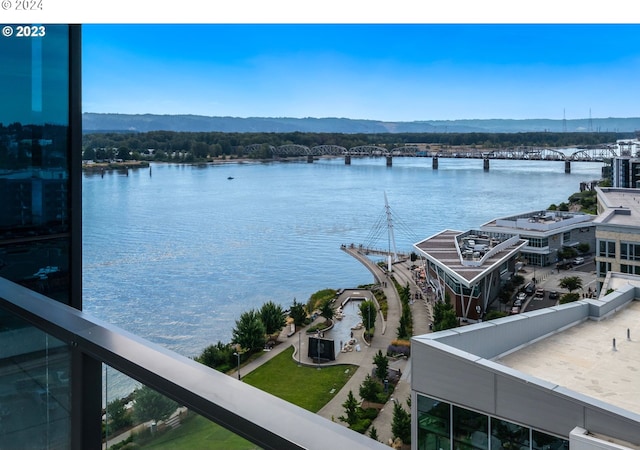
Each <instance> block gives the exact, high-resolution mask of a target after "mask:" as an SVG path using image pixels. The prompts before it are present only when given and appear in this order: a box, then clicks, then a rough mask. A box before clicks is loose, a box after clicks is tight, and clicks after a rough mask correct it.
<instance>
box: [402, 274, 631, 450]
mask: <svg viewBox="0 0 640 450" xmlns="http://www.w3.org/2000/svg"><path fill="white" fill-rule="evenodd" d="M604 290H605V292H609V294H608V295H604V296H601V297H600V298H598V299H585V300H580V301H577V302H573V303H568V304H565V305H560V306H557V307H552V308H546V309H541V310H537V311H533V312H525V313H521V314H518V315H514V316H509V317H505V318H501V319H496V320H492V321H490V322H483V323H477V324H473V325H468V326H465V327H460V328H455V329H450V330H446V331H441V332H438V333H432V334H427V335H423V336H416V337H414V338H413V339H412V343H411V365H412V366H411V371H412V377H411V389H412V397H411V405H412V418H413V421H412V427H413V428H412V444H413V448H416V449H419V450H443V449H457V448H468V449H484V450H496V449H514V448H515V449H519V450H526V449H531V450H536V449H540V450H542V449H545V450H556V449H567V448H571V449H572V450H575V449H580V450H592V449H593V450H596V449H598V450H605V449H611V450H614V449H615V450H624V449H635V450H637V449H638V448H640V432H639V430H640V388H639V386H640V378H639V375H638V374H639V373H640V365H639V361H640V347H639V346H638V344H637V342H638V336H639V335H640V301H639V300H640V277H637V276H635V275H629V274H616V273H609V274H608V276H607V280H606V283H605V285H604ZM418 374H419V375H418Z"/></svg>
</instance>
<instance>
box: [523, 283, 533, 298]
mask: <svg viewBox="0 0 640 450" xmlns="http://www.w3.org/2000/svg"><path fill="white" fill-rule="evenodd" d="M535 290H536V285H535V283H534V282H533V281H530V282H529V283H527V285H526V286H525V287H524V293H525V294H527V295H531V294H533V293H534V291H535Z"/></svg>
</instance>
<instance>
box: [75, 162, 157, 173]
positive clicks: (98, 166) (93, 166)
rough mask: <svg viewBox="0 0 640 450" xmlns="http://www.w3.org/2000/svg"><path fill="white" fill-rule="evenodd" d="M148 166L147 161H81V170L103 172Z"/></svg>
mask: <svg viewBox="0 0 640 450" xmlns="http://www.w3.org/2000/svg"><path fill="white" fill-rule="evenodd" d="M146 167H149V161H115V162H91V163H84V162H83V163H82V170H83V171H87V172H103V171H105V170H126V169H140V168H146Z"/></svg>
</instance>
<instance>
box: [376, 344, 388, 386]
mask: <svg viewBox="0 0 640 450" xmlns="http://www.w3.org/2000/svg"><path fill="white" fill-rule="evenodd" d="M373 364H374V365H375V366H376V370H375V372H374V373H375V375H376V377H378V378H379V379H380V380H384V379H385V378H387V371H388V370H389V358H388V357H387V355H385V354H383V353H382V350H380V349H378V353H376V354H375V356H374V357H373Z"/></svg>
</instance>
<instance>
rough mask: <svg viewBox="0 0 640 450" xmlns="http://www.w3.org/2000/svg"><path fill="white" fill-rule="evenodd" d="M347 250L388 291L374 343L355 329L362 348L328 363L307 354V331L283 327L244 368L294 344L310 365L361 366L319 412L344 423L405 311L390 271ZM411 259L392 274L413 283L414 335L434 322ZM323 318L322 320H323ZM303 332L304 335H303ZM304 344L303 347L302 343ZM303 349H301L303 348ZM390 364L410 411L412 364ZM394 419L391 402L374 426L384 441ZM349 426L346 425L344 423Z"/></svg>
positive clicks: (242, 370)
mask: <svg viewBox="0 0 640 450" xmlns="http://www.w3.org/2000/svg"><path fill="white" fill-rule="evenodd" d="M343 250H344V251H345V252H347V253H348V254H350V255H351V256H353V257H354V258H356V259H358V260H359V261H360V262H362V264H364V265H365V266H366V267H367V268H368V269H369V271H370V272H371V273H372V275H373V276H374V278H375V280H376V284H378V285H379V286H380V287H381V288H382V290H383V291H384V293H385V295H386V297H387V302H388V311H387V317H386V320H384V319H382V326H381V317H380V316H378V317H377V320H376V332H375V335H374V337H373V339H372V342H371V345H367V344H366V342H365V340H364V338H363V336H362V335H363V333H364V330H357V331H354V338H356V339H357V341H358V343H359V344H360V351H352V352H346V353H338V354H337V355H336V361H332V362H331V363H324V364H316V363H315V362H314V361H312V360H311V359H310V358H309V357H308V356H307V351H306V345H307V344H306V341H307V339H306V337H307V336H306V334H305V333H304V330H301V331H299V332H298V333H296V334H295V335H293V336H291V337H287V334H288V329H285V330H283V332H282V333H281V334H280V338H279V340H280V342H281V343H280V344H279V345H277V346H276V347H275V348H274V349H273V350H271V351H269V352H264V354H263V356H261V357H260V358H257V359H256V360H254V361H251V362H250V363H248V364H246V365H245V366H242V367H241V368H240V375H241V377H242V376H244V375H246V374H247V373H249V372H251V371H252V370H255V369H256V368H257V367H259V366H260V365H262V364H264V363H265V362H266V361H268V360H269V359H271V358H273V357H274V356H276V355H277V354H279V353H280V352H282V351H284V350H286V349H288V348H289V347H291V346H293V347H294V356H293V357H294V359H295V360H296V361H300V363H301V364H304V365H309V366H320V367H322V366H326V365H329V364H354V365H357V366H358V369H357V370H356V372H355V373H354V374H353V375H352V376H351V378H350V379H349V381H348V382H347V383H346V384H345V385H344V387H343V388H342V389H341V390H340V391H339V392H337V393H336V394H335V396H334V397H333V399H331V400H330V401H329V402H328V403H327V404H326V405H325V406H324V407H323V408H322V409H320V411H318V415H320V416H322V417H324V418H326V419H329V420H333V421H335V422H336V423H340V424H344V422H341V421H340V420H339V419H338V417H340V416H342V415H344V408H343V406H342V404H343V403H344V402H345V400H346V398H347V395H348V394H349V391H352V392H353V395H354V396H355V397H356V398H357V399H360V397H359V394H358V391H359V389H360V385H361V384H362V382H363V381H364V379H365V377H366V375H367V374H370V373H371V372H372V370H373V368H374V367H375V365H374V364H373V357H374V356H375V354H376V353H377V352H378V350H382V353H383V354H385V355H386V352H387V347H388V346H389V344H391V341H393V340H394V339H396V331H397V328H398V326H399V325H400V315H401V311H402V306H401V303H400V298H399V296H398V293H397V292H396V290H395V288H394V286H393V283H392V281H391V279H390V278H389V277H388V276H387V273H386V270H383V269H381V268H380V267H379V266H378V265H377V264H375V263H374V262H372V261H371V260H370V259H369V258H368V257H367V256H365V255H362V254H360V253H358V251H357V249H356V248H353V249H352V248H348V247H343ZM411 264H412V263H411V262H410V261H403V262H398V263H395V264H394V265H393V273H392V275H393V276H394V277H395V279H396V280H397V281H398V283H399V284H400V285H402V286H405V285H406V284H407V283H409V286H410V288H411V294H412V295H411V297H412V299H413V300H412V303H411V309H412V316H413V328H414V333H413V334H414V335H419V334H425V333H428V332H429V324H430V323H431V322H432V305H431V302H430V301H429V300H427V299H426V295H425V293H424V292H422V291H421V290H420V289H419V288H418V286H417V285H416V284H415V282H414V275H413V271H412V270H411V268H410V266H411ZM362 292H364V290H363V289H345V290H344V292H342V293H341V295H340V296H339V298H338V301H339V302H342V301H344V299H346V297H348V296H352V297H353V296H355V295H356V294H360V293H362ZM416 293H419V294H420V297H421V298H419V299H416ZM320 320H322V319H320ZM300 333H302V335H299V334H300ZM299 344H300V346H301V349H299V348H298V346H299ZM300 350H301V351H300ZM389 367H392V368H396V369H399V370H400V371H401V373H402V376H401V378H400V381H399V383H398V384H397V385H396V388H395V390H394V392H393V397H392V398H393V399H394V400H397V401H399V402H401V403H402V406H403V407H404V408H405V409H407V410H408V406H407V404H406V400H407V399H408V398H409V397H410V395H411V370H410V368H411V364H410V361H409V360H407V359H399V360H395V361H394V360H391V361H390V364H389ZM229 375H230V376H234V377H237V373H236V372H233V373H230V374H229ZM392 419H393V405H392V404H391V403H388V404H387V405H386V406H385V407H384V408H383V409H382V410H381V411H380V414H379V415H378V417H377V418H376V419H375V420H374V422H373V426H375V428H376V430H377V432H378V438H379V439H380V441H381V442H384V443H386V442H388V440H389V439H391V438H392V433H391V422H392ZM344 425H345V426H346V424H344Z"/></svg>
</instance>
